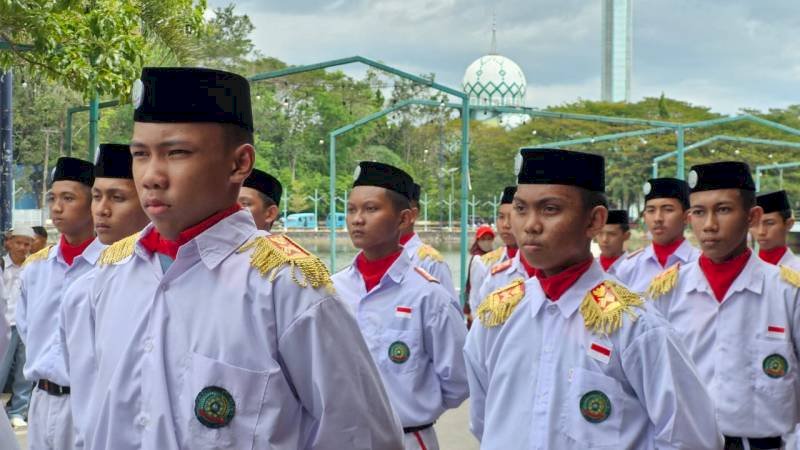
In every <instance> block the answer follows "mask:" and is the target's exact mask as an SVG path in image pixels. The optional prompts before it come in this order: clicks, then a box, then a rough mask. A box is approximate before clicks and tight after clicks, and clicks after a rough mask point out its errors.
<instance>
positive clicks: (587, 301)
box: [580, 280, 643, 335]
mask: <svg viewBox="0 0 800 450" xmlns="http://www.w3.org/2000/svg"><path fill="white" fill-rule="evenodd" d="M642 304H643V301H642V298H641V297H640V296H638V295H637V294H635V293H633V292H631V291H629V290H628V289H626V288H625V287H623V286H622V285H620V284H617V283H615V282H613V281H608V280H606V281H604V282H602V283H600V284H599V285H597V287H595V288H594V289H592V290H591V291H589V292H588V293H587V294H586V297H584V298H583V302H582V303H581V307H580V312H581V315H583V322H584V324H585V325H586V328H587V329H589V330H590V331H592V332H593V333H595V334H604V335H608V334H610V333H613V332H615V331H617V330H618V329H619V328H620V327H621V326H622V321H623V316H624V315H625V314H628V316H629V317H630V318H631V320H636V318H637V317H638V315H637V314H636V313H635V312H634V310H633V308H634V307H641V306H642Z"/></svg>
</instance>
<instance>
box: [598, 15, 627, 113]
mask: <svg viewBox="0 0 800 450" xmlns="http://www.w3.org/2000/svg"><path fill="white" fill-rule="evenodd" d="M602 16H603V27H602V33H603V41H602V42H603V58H602V61H603V62H602V71H603V73H602V91H601V98H602V99H603V101H607V102H628V101H630V99H631V63H632V60H633V0H603V10H602Z"/></svg>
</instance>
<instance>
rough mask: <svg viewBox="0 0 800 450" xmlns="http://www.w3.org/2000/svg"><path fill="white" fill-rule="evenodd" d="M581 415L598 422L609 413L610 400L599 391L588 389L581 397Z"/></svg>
mask: <svg viewBox="0 0 800 450" xmlns="http://www.w3.org/2000/svg"><path fill="white" fill-rule="evenodd" d="M581 415H582V416H583V418H584V419H586V420H587V421H588V422H591V423H600V422H602V421H604V420H606V419H608V416H610V415H611V400H609V399H608V396H606V394H604V393H602V392H600V391H589V392H587V393H585V394H583V397H581Z"/></svg>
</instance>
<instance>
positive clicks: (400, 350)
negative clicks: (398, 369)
mask: <svg viewBox="0 0 800 450" xmlns="http://www.w3.org/2000/svg"><path fill="white" fill-rule="evenodd" d="M410 356H411V350H409V348H408V345H406V343H405V342H403V341H395V342H392V345H390V346H389V359H390V360H391V361H392V362H393V363H395V364H403V363H405V362H406V361H408V358H409V357H410Z"/></svg>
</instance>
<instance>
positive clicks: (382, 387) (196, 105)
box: [0, 68, 800, 450]
mask: <svg viewBox="0 0 800 450" xmlns="http://www.w3.org/2000/svg"><path fill="white" fill-rule="evenodd" d="M132 103H133V107H134V114H133V122H134V128H133V135H132V137H131V140H130V142H129V143H125V144H122V145H120V144H102V145H101V146H100V148H99V152H98V158H97V160H96V162H95V163H94V164H92V163H89V162H87V161H82V160H79V159H75V158H68V157H64V158H60V159H59V160H58V162H57V164H56V168H55V170H54V173H53V175H52V179H51V184H50V187H49V191H48V206H49V209H50V217H51V219H52V221H53V225H54V226H55V228H56V229H57V231H58V232H59V235H60V236H59V238H58V241H57V243H56V244H55V245H51V246H47V247H44V248H42V249H36V251H32V252H31V255H30V256H27V259H26V255H27V253H29V252H30V247H31V245H32V243H33V241H34V239H35V238H36V233H34V231H33V230H31V229H29V228H27V227H23V226H18V227H14V230H12V231H11V232H10V233H9V234H8V238H9V239H8V240H7V244H6V247H7V249H8V252H9V255H8V256H7V257H6V258H5V259H4V260H3V262H4V264H3V266H4V268H5V270H4V272H3V277H2V278H0V293H2V296H3V297H2V298H3V300H4V302H3V307H4V308H6V309H8V310H9V311H10V312H9V313H7V314H4V316H5V317H6V319H7V320H0V325H2V327H3V328H0V337H2V338H4V339H3V340H0V344H2V345H0V347H1V348H2V349H3V350H4V352H5V354H6V356H5V358H4V360H3V365H2V367H0V376H2V378H3V379H8V380H9V381H8V384H9V385H10V386H11V388H12V389H11V391H12V397H11V401H10V403H9V405H8V406H7V408H8V414H9V417H10V418H11V424H12V425H14V426H15V427H22V426H26V425H27V426H28V441H29V446H30V448H31V449H32V450H49V449H53V450H61V449H94V450H104V449H108V450H128V449H130V450H134V449H148V450H171V449H192V450H194V449H287V450H288V449H331V450H342V449H364V450H367V449H376V450H393V449H423V450H427V449H431V450H433V449H438V448H439V444H438V440H437V437H436V433H435V431H434V423H435V422H436V421H437V419H439V417H440V416H441V415H442V414H443V413H444V412H445V411H446V410H448V409H452V408H456V407H458V406H460V405H461V404H462V402H464V400H466V399H467V398H469V400H470V406H469V408H470V424H469V428H470V430H471V431H472V433H473V434H474V435H475V436H476V437H477V439H478V440H479V441H480V446H481V448H482V449H487V450H509V449H558V450H561V449H588V448H615V449H617V448H619V449H622V448H624V449H692V450H701V449H721V448H724V449H753V450H756V449H781V448H787V446H790V445H794V444H793V443H794V429H795V427H796V424H797V423H798V421H799V419H800V418H799V417H798V406H799V405H800V403H798V397H797V395H798V387H800V379H798V376H797V374H796V371H797V365H798V360H799V359H800V357H799V356H798V346H800V337H798V336H800V334H798V333H797V332H796V331H795V325H796V324H798V325H800V306H798V301H799V300H800V299H798V288H799V287H800V272H797V270H798V269H800V262H799V261H798V259H797V258H796V257H795V256H794V255H793V254H792V252H791V251H790V250H789V249H788V246H787V242H786V240H787V235H788V231H789V230H790V229H791V227H792V225H793V223H794V222H793V219H792V213H791V207H790V202H789V200H788V198H787V196H786V193H785V192H783V191H779V192H775V193H770V194H765V195H761V196H757V195H756V192H755V187H754V183H753V179H752V177H751V175H750V169H749V167H748V166H747V165H746V164H744V163H742V162H733V161H725V162H718V163H711V164H703V165H697V166H694V167H692V169H691V171H690V173H689V176H688V181H686V182H685V181H682V180H678V179H673V178H657V179H651V180H649V181H648V182H647V183H646V184H645V186H644V195H645V208H644V212H643V215H642V217H643V221H644V223H645V225H646V228H647V231H648V233H649V236H650V237H651V239H652V242H651V243H650V244H649V245H647V246H645V247H644V248H642V249H640V250H637V251H633V252H630V253H626V252H625V242H626V241H627V240H628V239H629V238H630V218H629V217H628V214H627V211H623V210H612V211H609V209H608V204H607V200H606V197H605V194H604V192H605V188H606V179H605V161H604V159H603V157H602V156H599V155H593V154H587V153H581V152H574V151H567V150H561V149H541V148H535V149H522V150H520V151H519V153H518V154H517V156H516V173H515V176H516V178H517V183H516V185H514V186H509V187H505V188H504V190H503V196H502V201H501V204H500V207H499V210H498V220H497V224H496V226H497V233H498V235H499V236H500V237H501V239H502V242H503V244H504V245H503V246H502V247H500V248H498V249H497V250H493V251H488V250H489V249H488V248H484V249H483V250H482V251H481V252H480V253H481V255H480V256H476V257H475V258H473V259H472V261H471V263H470V267H469V292H465V293H464V295H463V298H464V299H465V302H466V304H467V305H466V306H465V308H464V310H465V311H466V312H468V316H469V317H468V318H467V319H469V320H470V323H471V328H470V329H469V330H468V328H467V321H466V320H465V317H464V316H463V315H462V306H461V304H460V302H459V299H458V296H457V293H456V290H455V289H454V286H453V283H452V280H451V272H450V269H449V268H448V267H447V264H446V263H445V262H444V260H443V258H442V256H441V255H440V254H439V253H438V252H437V251H436V250H435V249H434V248H433V247H431V246H429V245H427V244H425V243H423V242H422V240H421V239H420V238H419V236H418V235H417V234H416V233H415V232H414V224H415V221H416V219H417V215H418V212H419V209H418V202H419V198H420V192H421V190H422V187H421V186H420V185H419V184H417V183H415V182H414V180H413V178H412V177H411V176H410V175H409V174H407V173H406V172H404V171H403V170H401V169H399V168H397V167H393V166H390V165H387V164H382V163H377V162H361V163H360V164H359V165H358V166H357V167H356V171H355V175H354V178H353V183H352V189H351V191H350V193H349V196H348V203H347V210H346V213H347V214H346V220H347V230H348V233H349V236H350V239H351V241H352V243H353V245H354V246H355V247H356V248H357V249H358V250H359V252H358V254H357V256H356V257H355V258H354V260H353V262H352V264H350V265H349V266H348V267H346V268H345V269H343V270H341V271H340V272H338V273H337V274H335V275H333V276H331V274H330V273H329V272H328V270H327V268H326V267H325V265H324V264H323V263H322V262H321V261H320V260H319V259H318V258H317V257H315V256H314V255H312V254H311V253H309V252H308V251H306V250H305V249H303V248H302V247H301V246H299V245H298V244H297V243H296V242H295V241H294V240H292V239H291V238H290V237H288V236H286V235H279V234H271V233H270V229H271V226H272V224H273V223H274V222H275V220H276V219H277V217H278V215H279V213H278V212H279V204H280V201H281V194H282V187H281V184H280V182H279V181H278V180H277V179H275V178H274V177H273V176H271V175H269V174H268V173H266V172H263V171H260V170H256V169H254V164H255V151H254V148H253V119H252V111H251V106H250V90H249V84H248V82H247V81H246V80H245V79H244V78H242V77H240V76H238V75H235V74H231V73H227V72H222V71H216V70H209V69H191V68H145V69H144V70H143V72H142V75H141V78H140V79H139V80H136V81H135V83H134V85H133V90H132ZM499 188H500V187H498V189H499ZM245 208H246V209H245ZM686 225H689V226H690V228H691V231H692V233H693V235H694V237H695V241H696V242H697V245H698V248H696V247H694V246H693V245H692V244H690V242H689V240H687V239H685V237H684V229H685V227H686ZM489 231H491V230H489ZM484 234H485V235H487V236H488V235H489V234H488V233H484ZM748 235H750V236H752V237H753V239H755V240H756V241H757V243H758V248H759V251H758V253H757V254H756V253H755V252H753V251H752V250H750V248H749V246H748ZM593 239H594V240H596V241H597V243H598V245H599V248H600V256H599V257H598V258H597V260H595V258H594V257H593V255H592V253H591V249H590V248H591V247H590V246H591V242H592V240H593ZM23 260H24V263H23ZM9 324H10V325H11V327H10V328H8V327H7V326H8V325H9ZM9 338H10V339H9ZM6 349H7V350H6ZM26 380H27V381H26ZM0 384H5V383H0ZM31 386H35V388H34V391H33V394H32V396H31V397H30V407H29V408H28V406H27V402H28V397H29V396H30V388H31ZM0 419H2V420H0V447H1V448H3V449H5V448H9V449H11V448H16V443H15V440H14V435H13V433H11V426H10V425H9V423H7V421H6V420H5V419H6V416H5V415H0ZM26 420H27V424H26V422H25V421H26Z"/></svg>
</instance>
